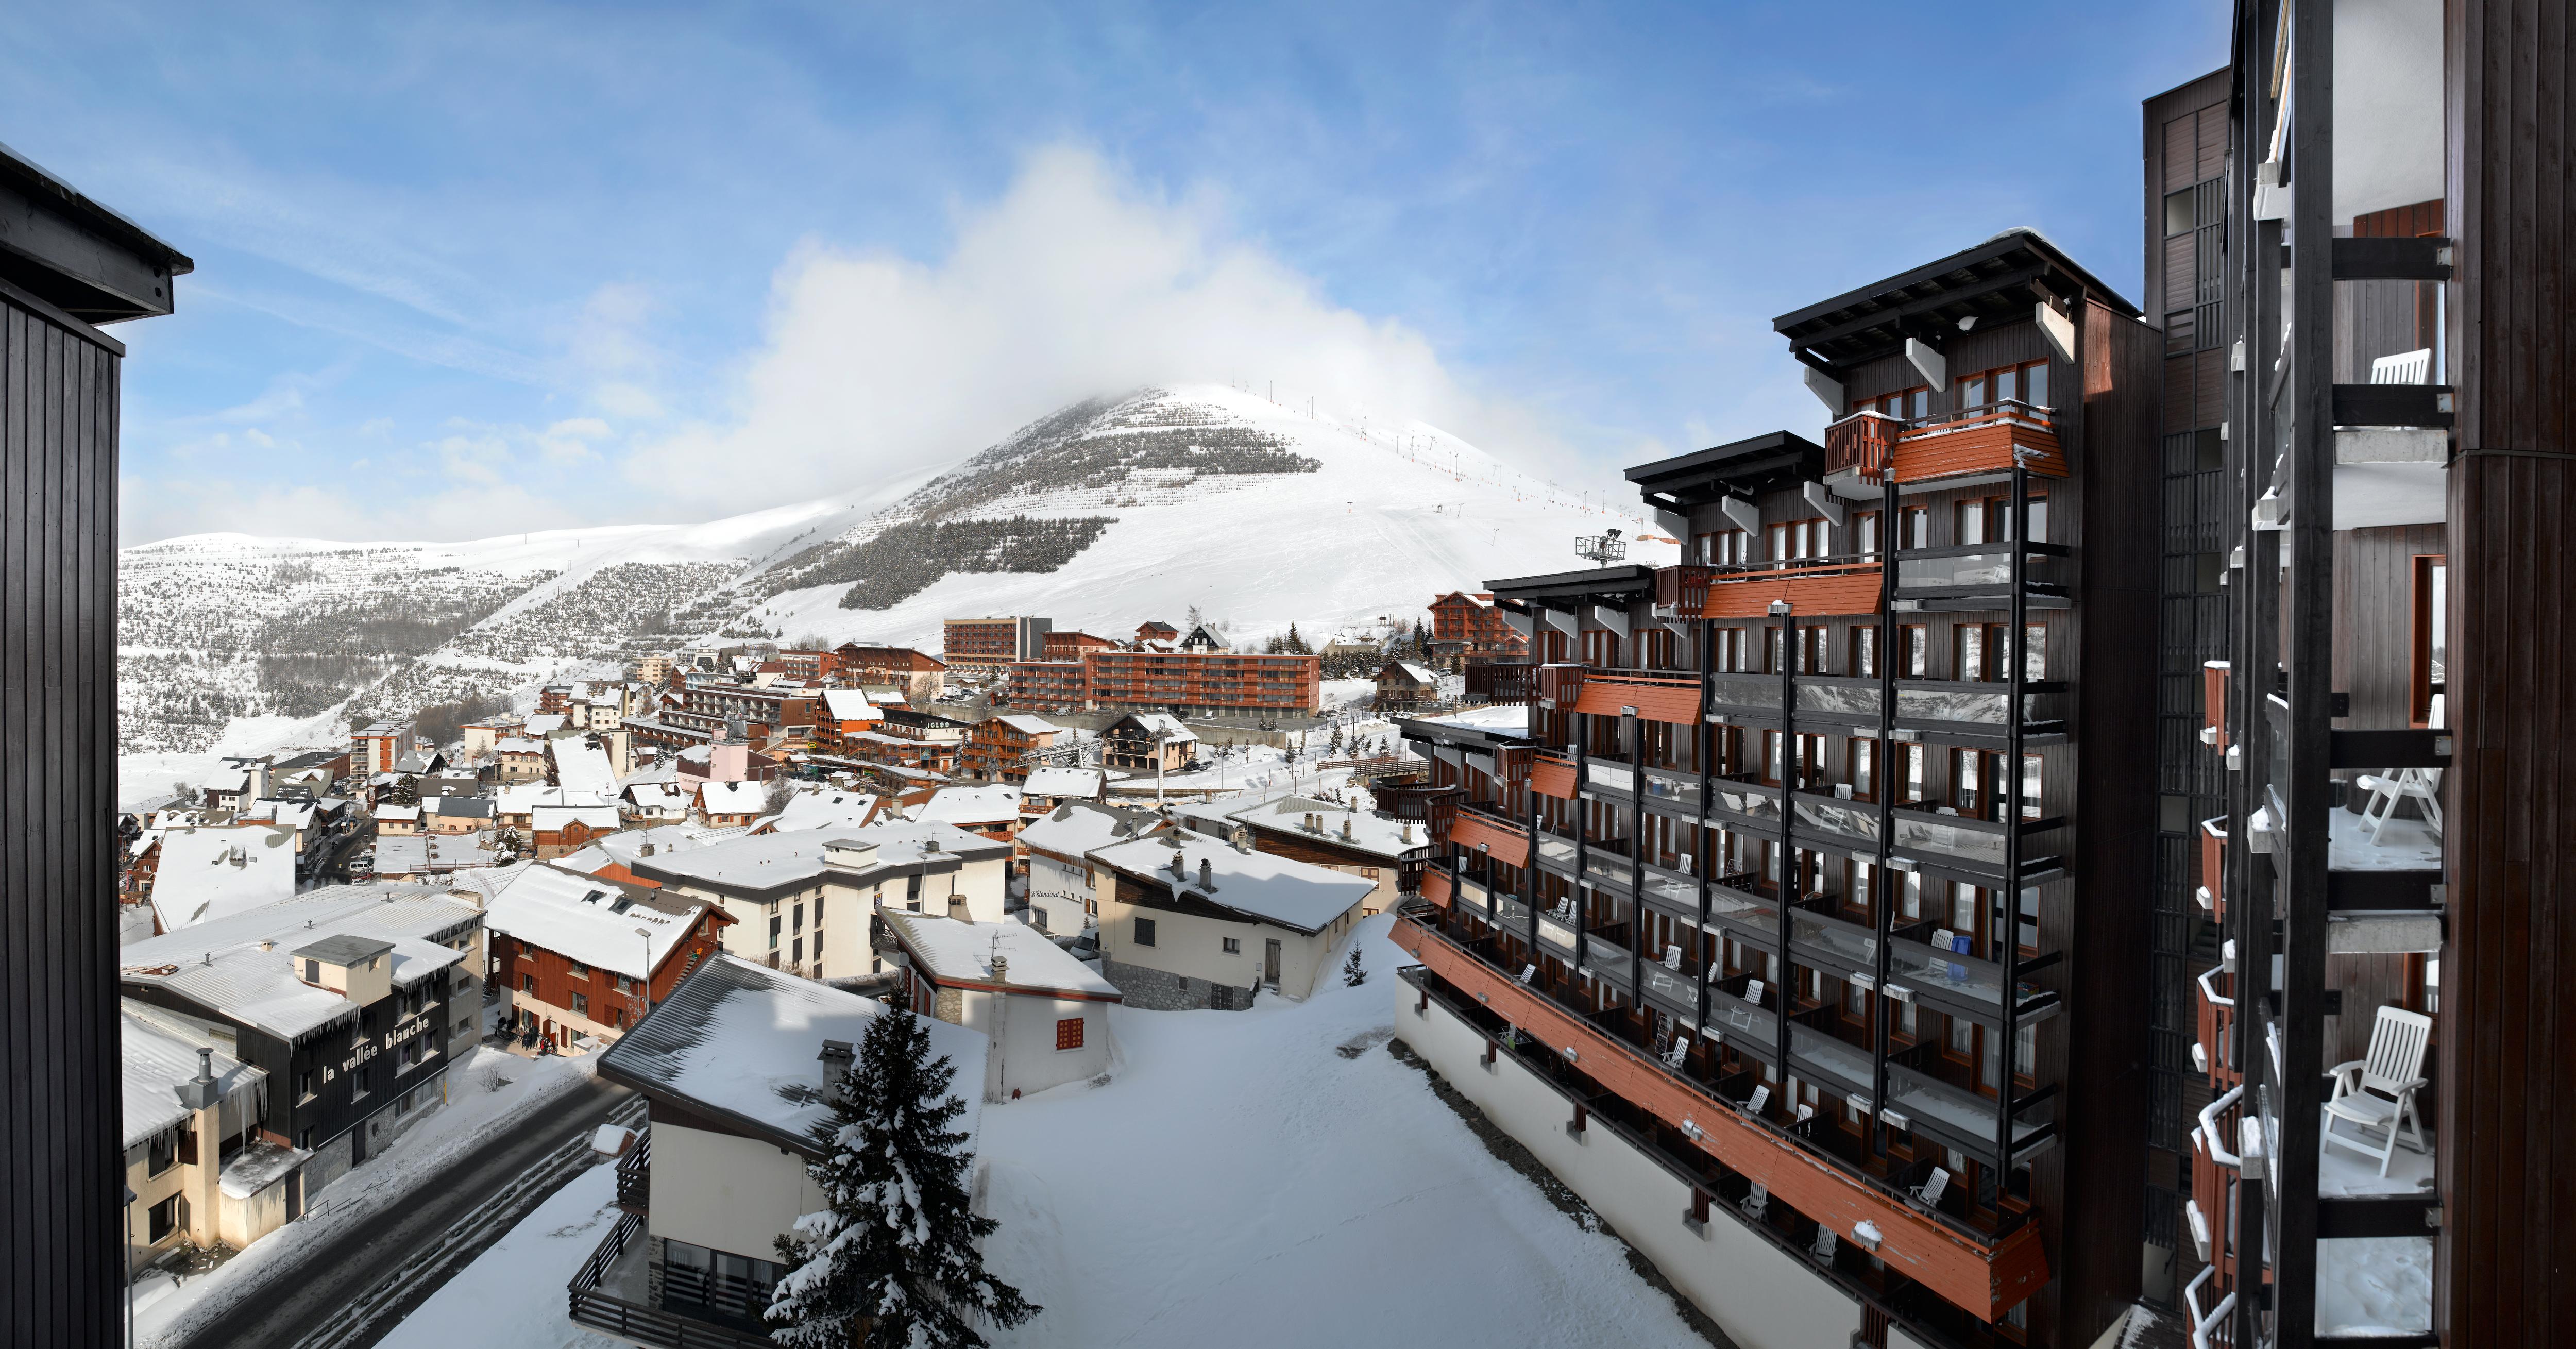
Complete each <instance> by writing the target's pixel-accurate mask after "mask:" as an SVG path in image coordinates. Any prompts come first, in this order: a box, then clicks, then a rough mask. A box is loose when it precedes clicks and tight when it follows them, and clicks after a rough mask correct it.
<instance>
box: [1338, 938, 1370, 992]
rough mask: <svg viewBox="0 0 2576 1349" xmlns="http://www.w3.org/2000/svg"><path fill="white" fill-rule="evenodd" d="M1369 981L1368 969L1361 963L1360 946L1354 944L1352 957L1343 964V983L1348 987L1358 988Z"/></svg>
mask: <svg viewBox="0 0 2576 1349" xmlns="http://www.w3.org/2000/svg"><path fill="white" fill-rule="evenodd" d="M1367 982H1368V969H1367V967H1366V966H1363V965H1362V964H1360V948H1358V947H1356V946H1354V947H1352V948H1351V958H1350V959H1349V960H1347V961H1345V962H1343V964H1342V984H1343V986H1344V987H1346V988H1357V987H1359V986H1360V985H1362V984H1365V983H1367Z"/></svg>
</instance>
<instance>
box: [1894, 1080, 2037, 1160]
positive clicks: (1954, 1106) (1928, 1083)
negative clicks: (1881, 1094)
mask: <svg viewBox="0 0 2576 1349" xmlns="http://www.w3.org/2000/svg"><path fill="white" fill-rule="evenodd" d="M1887 1104H1888V1107H1889V1108H1890V1109H1892V1110H1895V1111H1896V1112H1897V1113H1899V1114H1901V1115H1903V1116H1905V1117H1906V1118H1907V1119H1909V1120H1912V1121H1914V1122H1915V1123H1916V1124H1917V1125H1918V1126H1919V1125H1923V1124H1931V1125H1935V1126H1938V1128H1939V1129H1941V1130H1942V1131H1944V1132H1947V1133H1949V1134H1951V1135H1954V1136H1956V1137H1957V1138H1959V1139H1960V1140H1962V1141H1967V1142H1979V1141H1982V1142H1984V1146H1983V1147H1982V1148H1980V1149H1979V1151H1980V1152H1983V1153H1984V1154H1986V1155H1988V1156H1992V1155H1993V1152H1994V1144H1993V1142H1992V1141H1991V1140H1992V1139H1993V1138H1994V1136H1995V1112H1996V1111H1997V1110H1998V1109H1999V1108H2000V1106H1999V1104H1998V1102H1997V1101H1996V1100H1995V1098H1994V1097H1991V1096H1984V1095H1980V1094H1978V1093H1976V1092H1973V1091H1970V1090H1968V1089H1967V1088H1965V1087H1954V1086H1951V1085H1950V1084H1949V1083H1947V1082H1943V1081H1940V1080H1939V1079H1937V1078H1933V1077H1930V1076H1927V1075H1925V1074H1923V1073H1919V1072H1916V1071H1915V1070H1914V1069H1911V1068H1908V1067H1906V1066H1905V1065H1904V1064H1901V1063H1893V1062H1891V1063H1889V1064H1888V1065H1887ZM2038 1129H2039V1125H2038V1124H2036V1123H2034V1122H2032V1121H2029V1120H2021V1121H2018V1122H2016V1123H2015V1124H2014V1125H2013V1138H2014V1140H2015V1141H2016V1142H2018V1141H2020V1140H2022V1139H2026V1138H2028V1137H2030V1136H2031V1135H2032V1134H2033V1133H2035V1132H2037V1131H2038Z"/></svg>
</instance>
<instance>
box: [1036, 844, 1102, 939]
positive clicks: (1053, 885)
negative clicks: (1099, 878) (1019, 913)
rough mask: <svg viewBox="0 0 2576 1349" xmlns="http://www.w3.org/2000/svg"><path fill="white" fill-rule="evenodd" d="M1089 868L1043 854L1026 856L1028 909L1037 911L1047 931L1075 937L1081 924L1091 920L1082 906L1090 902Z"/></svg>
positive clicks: (1080, 929) (1090, 875) (1090, 881)
mask: <svg viewBox="0 0 2576 1349" xmlns="http://www.w3.org/2000/svg"><path fill="white" fill-rule="evenodd" d="M1091 872H1092V869H1091V868H1090V867H1087V866H1076V865H1074V864H1073V863H1070V862H1062V861H1058V860H1056V859H1055V858H1052V857H1049V856H1047V855H1046V854H1044V853H1034V852H1033V853H1030V854H1029V907H1030V908H1032V909H1034V910H1036V911H1037V913H1038V915H1039V918H1040V920H1041V921H1042V922H1044V923H1045V924H1046V930H1047V931H1048V932H1050V933H1053V934H1054V935H1056V936H1059V937H1070V936H1074V935H1076V934H1078V933H1080V932H1081V931H1082V928H1083V924H1085V923H1088V922H1090V921H1091V914H1090V911H1089V910H1088V909H1086V908H1085V907H1084V905H1085V904H1086V903H1088V902H1089V901H1090V899H1091V894H1092V874H1091Z"/></svg>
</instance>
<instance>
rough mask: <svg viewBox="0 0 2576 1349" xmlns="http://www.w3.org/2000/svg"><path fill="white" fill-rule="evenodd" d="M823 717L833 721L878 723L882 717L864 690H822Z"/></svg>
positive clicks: (872, 699) (874, 702)
mask: <svg viewBox="0 0 2576 1349" xmlns="http://www.w3.org/2000/svg"><path fill="white" fill-rule="evenodd" d="M823 715H825V716H827V717H830V718H832V719H833V720H835V721H878V720H881V719H883V717H884V714H883V713H881V712H879V711H877V704H876V700H875V699H874V698H871V697H869V696H868V694H867V691H866V690H865V689H825V690H823Z"/></svg>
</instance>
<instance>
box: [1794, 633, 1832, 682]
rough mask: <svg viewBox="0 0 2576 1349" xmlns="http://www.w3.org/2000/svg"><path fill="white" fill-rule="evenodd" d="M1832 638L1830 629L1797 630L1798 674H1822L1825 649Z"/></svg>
mask: <svg viewBox="0 0 2576 1349" xmlns="http://www.w3.org/2000/svg"><path fill="white" fill-rule="evenodd" d="M1832 637H1833V630H1832V629H1831V628H1822V627H1812V628H1800V629H1798V673H1800V674H1824V673H1826V670H1825V647H1826V645H1827V644H1828V643H1829V642H1830V641H1831V639H1832Z"/></svg>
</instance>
